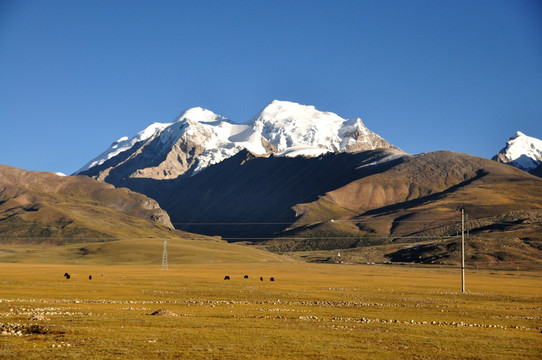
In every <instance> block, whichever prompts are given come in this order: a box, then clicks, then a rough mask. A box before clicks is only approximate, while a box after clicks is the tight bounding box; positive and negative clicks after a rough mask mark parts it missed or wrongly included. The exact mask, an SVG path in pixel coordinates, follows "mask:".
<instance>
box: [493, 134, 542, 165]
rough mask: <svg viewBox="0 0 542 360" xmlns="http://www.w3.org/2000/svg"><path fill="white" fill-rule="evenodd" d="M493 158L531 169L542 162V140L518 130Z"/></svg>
mask: <svg viewBox="0 0 542 360" xmlns="http://www.w3.org/2000/svg"><path fill="white" fill-rule="evenodd" d="M493 160H496V161H498V162H502V163H505V164H510V165H513V166H515V167H517V168H519V169H522V170H525V171H531V170H534V169H535V168H537V167H538V166H540V165H541V164H542V140H539V139H537V138H534V137H531V136H527V135H525V134H524V133H522V132H521V131H517V132H516V134H515V135H514V136H512V137H511V138H510V140H508V141H507V142H506V146H505V147H504V148H503V149H502V150H501V151H499V153H498V154H497V155H495V156H494V157H493Z"/></svg>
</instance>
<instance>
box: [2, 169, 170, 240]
mask: <svg viewBox="0 0 542 360" xmlns="http://www.w3.org/2000/svg"><path fill="white" fill-rule="evenodd" d="M172 228H173V227H172V225H171V222H170V220H169V216H168V215H167V213H166V212H165V211H163V210H162V209H161V208H160V207H159V206H158V204H157V203H156V201H154V200H152V199H150V198H148V197H146V196H144V195H141V194H137V193H134V192H132V191H130V190H128V189H115V188H114V187H113V186H112V185H109V184H105V183H100V182H98V181H95V180H92V179H90V178H88V177H86V176H58V175H56V174H53V173H45V172H34V171H26V170H21V169H17V168H14V167H10V166H4V165H0V234H1V237H0V241H2V242H13V241H21V240H24V241H36V240H39V241H48V240H50V239H55V241H56V242H72V241H82V240H89V239H91V240H96V239H110V238H118V237H127V236H131V237H138V236H149V235H151V234H152V235H154V236H155V235H157V234H167V233H170V232H171V231H172Z"/></svg>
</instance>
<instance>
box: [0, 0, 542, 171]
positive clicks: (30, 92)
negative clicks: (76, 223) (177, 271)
mask: <svg viewBox="0 0 542 360" xmlns="http://www.w3.org/2000/svg"><path fill="white" fill-rule="evenodd" d="M273 99H279V100H289V101H295V102H299V103H302V104H306V105H314V106H316V108H318V109H320V110H323V111H331V112H334V113H337V114H338V115H340V116H342V117H344V118H353V117H361V118H362V119H363V121H364V123H365V125H366V126H367V127H368V128H369V129H371V130H373V131H375V132H376V133H378V134H379V135H381V136H382V137H384V138H385V139H386V140H388V141H389V142H391V143H393V144H394V145H396V146H398V147H400V148H402V149H403V150H405V151H407V152H409V153H419V152H427V151H435V150H442V149H444V150H452V151H458V152H466V153H470V154H473V155H477V156H482V157H491V156H492V155H494V154H495V153H496V152H498V151H499V150H500V149H501V148H502V147H503V146H504V144H505V142H506V140H507V139H508V138H509V137H510V136H512V135H513V134H514V133H515V131H517V130H520V131H522V132H524V133H525V134H527V135H530V136H534V137H537V138H542V2H541V1H539V0H538V1H536V0H535V1H529V0H521V1H513V0H506V1H501V0H490V1H483V0H476V1H472V0H468V1H462V0H454V1H440V0H439V1H434V0H430V1H416V0H412V1H399V0H397V1H383V0H376V1H364V0H353V1H340V0H333V1H332V0H330V1H316V0H313V1H282V0H273V1H258V0H250V1H249V0H247V1H235V0H228V1H205V0H200V1H181V0H178V1H134V0H130V1H120V0H116V1H105V0H92V1H90V0H89V1H87V0H80V1H79V0H78V1H54V0H47V1H42V0H39V1H27V0H2V1H0V124H1V126H0V139H1V140H0V164H7V165H12V166H17V167H20V168H24V169H29V170H43V171H61V172H64V173H68V174H69V173H72V172H73V171H76V170H77V169H79V168H80V167H81V166H83V165H84V164H85V163H86V162H87V161H88V160H90V159H91V158H93V157H95V156H96V155H98V154H99V153H101V152H102V151H103V150H105V149H106V148H107V147H108V146H109V145H110V144H111V143H112V142H113V141H115V140H116V139H118V138H119V137H121V136H125V135H126V136H133V135H135V134H136V133H137V132H138V131H140V130H142V129H143V128H145V127H146V126H147V125H149V124H150V123H152V122H170V121H172V120H173V119H174V118H175V117H176V115H178V114H179V113H180V112H181V111H183V110H185V109H187V108H190V107H194V106H201V107H204V108H207V109H210V110H212V111H214V112H215V113H217V114H220V115H222V116H225V117H228V118H230V119H232V120H234V121H236V122H245V121H248V120H249V119H250V118H251V117H252V116H253V115H254V114H255V113H257V112H258V111H259V110H261V109H262V108H263V107H264V106H266V105H267V104H268V103H269V102H271V101H272V100H273Z"/></svg>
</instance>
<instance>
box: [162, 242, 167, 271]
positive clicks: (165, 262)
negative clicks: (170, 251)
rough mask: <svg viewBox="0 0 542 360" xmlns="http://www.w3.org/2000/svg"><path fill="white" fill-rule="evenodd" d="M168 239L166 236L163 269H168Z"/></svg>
mask: <svg viewBox="0 0 542 360" xmlns="http://www.w3.org/2000/svg"><path fill="white" fill-rule="evenodd" d="M167 267H168V266H167V239H166V238H164V252H163V253H162V270H167Z"/></svg>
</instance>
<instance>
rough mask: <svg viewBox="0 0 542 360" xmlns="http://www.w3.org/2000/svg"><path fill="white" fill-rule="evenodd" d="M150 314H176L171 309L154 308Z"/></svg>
mask: <svg viewBox="0 0 542 360" xmlns="http://www.w3.org/2000/svg"><path fill="white" fill-rule="evenodd" d="M151 315H156V316H178V315H177V314H176V313H174V312H173V311H171V310H168V309H159V310H156V311H155V312H153V313H152V314H151Z"/></svg>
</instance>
